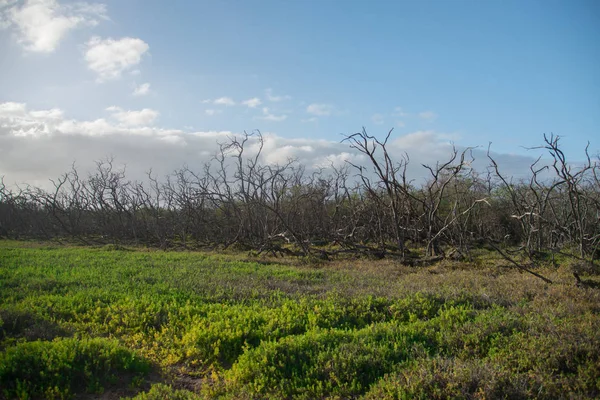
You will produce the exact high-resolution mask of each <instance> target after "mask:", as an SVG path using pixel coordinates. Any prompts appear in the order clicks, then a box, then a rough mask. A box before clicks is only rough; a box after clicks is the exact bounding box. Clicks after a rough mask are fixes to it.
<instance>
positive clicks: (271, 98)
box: [265, 88, 292, 103]
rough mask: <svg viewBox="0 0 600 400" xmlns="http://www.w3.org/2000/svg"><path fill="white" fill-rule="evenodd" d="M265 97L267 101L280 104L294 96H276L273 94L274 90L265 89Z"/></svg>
mask: <svg viewBox="0 0 600 400" xmlns="http://www.w3.org/2000/svg"><path fill="white" fill-rule="evenodd" d="M265 97H266V98H267V100H269V101H272V102H273V103H278V102H280V101H284V100H290V99H291V98H292V96H289V95H287V94H285V95H280V96H275V95H274V94H273V89H271V88H268V89H265Z"/></svg>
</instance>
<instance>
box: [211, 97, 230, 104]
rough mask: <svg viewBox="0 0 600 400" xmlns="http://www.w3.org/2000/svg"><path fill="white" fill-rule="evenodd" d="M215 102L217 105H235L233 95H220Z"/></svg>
mask: <svg viewBox="0 0 600 400" xmlns="http://www.w3.org/2000/svg"><path fill="white" fill-rule="evenodd" d="M213 103H214V104H216V105H219V106H234V105H235V101H233V99H232V98H231V97H219V98H218V99H216V100H215V101H214V102H213Z"/></svg>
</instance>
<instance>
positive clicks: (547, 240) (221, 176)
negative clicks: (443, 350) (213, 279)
mask: <svg viewBox="0 0 600 400" xmlns="http://www.w3.org/2000/svg"><path fill="white" fill-rule="evenodd" d="M390 133H391V131H390ZM389 137H390V134H388V135H387V136H386V137H385V138H383V139H380V138H377V137H374V136H371V135H369V134H368V133H367V132H366V131H365V130H363V131H362V132H358V133H355V134H352V135H347V136H346V137H345V139H344V141H345V142H347V143H348V144H349V145H350V146H351V147H352V148H354V149H356V150H357V151H358V152H360V153H361V154H363V155H364V156H365V158H366V159H367V160H368V162H367V165H357V164H353V163H350V162H347V163H346V165H344V166H341V167H335V166H333V165H332V166H331V167H330V168H327V169H321V170H316V171H308V170H307V169H306V168H305V167H304V166H303V165H301V164H299V163H298V162H297V161H294V160H289V161H288V162H286V163H284V164H281V165H272V164H265V163H262V162H261V152H262V147H263V143H264V141H263V137H262V135H261V134H260V132H253V133H246V134H244V135H243V136H241V137H231V138H229V140H228V141H227V142H226V143H222V144H220V145H219V151H218V152H217V154H216V155H215V157H214V158H213V159H212V160H211V161H210V162H208V163H206V164H205V165H204V166H203V167H202V168H201V169H199V170H194V169H192V168H189V167H187V166H184V167H182V168H180V169H179V170H176V171H174V172H173V173H172V174H170V175H168V176H166V177H165V178H164V179H158V177H157V176H155V175H153V174H152V173H149V174H148V178H147V180H146V181H145V182H139V181H132V180H129V179H128V178H127V176H126V173H125V170H124V169H123V168H117V167H115V165H114V162H113V160H110V159H108V160H103V161H99V162H97V163H96V168H95V170H94V171H93V172H91V173H88V174H86V176H81V175H80V173H79V172H78V171H77V169H76V168H75V167H73V168H72V169H71V170H70V171H69V172H66V173H65V174H63V175H62V176H60V177H59V178H58V179H56V180H53V181H52V183H53V189H52V190H43V189H41V188H39V187H34V186H29V185H25V186H21V187H16V188H15V187H12V188H11V187H8V186H7V185H5V184H4V180H2V181H0V236H2V237H6V238H14V239H21V238H35V239H69V240H75V241H79V242H82V243H85V244H94V243H121V244H139V245H148V246H156V247H160V248H168V247H174V246H182V247H186V248H199V247H213V248H217V247H218V248H227V247H231V246H236V247H239V248H244V249H253V250H255V251H257V252H270V253H273V254H280V253H288V254H299V255H318V256H320V257H325V258H326V257H330V256H332V255H335V254H339V253H350V254H353V253H354V254H368V255H372V256H377V257H386V256H387V257H399V258H402V259H405V260H408V259H410V258H412V259H414V258H415V257H414V254H415V252H414V251H413V250H414V249H415V248H422V249H424V256H422V257H421V258H427V259H439V258H442V257H469V254H470V251H471V249H473V248H477V247H481V246H491V247H492V248H493V249H495V250H497V251H499V252H500V253H501V254H503V256H505V257H506V258H507V259H509V260H514V257H513V255H512V254H513V253H511V252H515V251H517V252H519V253H520V254H522V255H525V256H526V257H529V258H531V259H532V260H533V259H534V258H535V257H536V256H539V255H540V254H544V253H545V254H547V253H552V254H556V253H565V254H569V255H570V256H572V257H575V258H579V259H581V260H587V261H589V262H590V263H592V262H593V260H594V258H595V257H597V256H598V253H599V246H600V158H599V157H598V156H595V158H592V157H590V155H589V154H588V149H587V148H586V150H585V161H584V163H583V164H578V165H571V164H570V163H569V162H567V160H566V157H565V154H564V153H563V151H562V150H561V148H560V146H559V137H558V136H554V135H551V136H544V142H543V145H542V146H540V148H543V149H545V150H546V151H547V152H548V154H549V156H550V158H549V159H550V163H549V164H548V163H546V164H545V165H542V163H541V159H538V160H536V161H535V162H533V163H532V164H531V166H530V172H529V176H528V178H526V179H520V180H518V181H516V180H513V179H512V178H511V177H508V176H505V175H503V173H502V171H501V170H500V168H499V167H498V164H497V162H496V161H495V160H494V158H493V156H492V155H491V154H490V152H489V150H488V153H487V158H488V161H489V167H488V169H487V170H486V171H484V172H483V173H481V172H477V171H475V170H474V169H473V168H472V166H471V164H472V161H473V158H472V152H471V150H472V149H470V148H467V149H464V150H461V151H459V150H457V149H456V148H455V149H453V151H452V153H451V154H450V155H449V157H448V158H447V159H446V160H444V161H442V162H438V163H436V164H435V165H423V168H424V169H425V172H426V173H427V176H428V179H427V180H426V182H425V183H424V184H422V185H415V184H414V182H412V181H411V180H409V178H408V177H407V172H406V171H407V165H408V164H409V162H410V159H409V158H408V156H407V155H402V156H400V157H395V155H394V154H392V153H391V152H390V150H389V146H388V139H389ZM250 144H252V145H253V146H255V145H256V144H257V145H258V151H253V152H252V154H250V152H249V150H248V148H249V146H250Z"/></svg>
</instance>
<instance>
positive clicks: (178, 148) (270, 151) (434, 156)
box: [0, 102, 533, 185]
mask: <svg viewBox="0 0 600 400" xmlns="http://www.w3.org/2000/svg"><path fill="white" fill-rule="evenodd" d="M109 111H110V112H111V113H112V114H113V115H112V117H110V118H107V119H104V118H99V119H92V120H75V119H69V118H67V117H66V116H65V115H64V113H63V111H61V110H59V109H50V110H28V108H27V106H26V105H25V104H23V103H14V102H11V103H0V176H2V175H4V176H5V182H6V183H7V184H9V185H10V184H13V183H15V182H29V183H34V184H36V183H35V182H41V183H43V182H47V180H48V178H56V177H57V176H59V175H60V174H62V173H63V172H65V171H66V170H68V169H69V168H70V166H71V164H72V163H73V162H74V161H76V163H77V166H78V168H79V171H80V173H81V174H85V173H87V171H89V170H90V169H92V168H94V162H93V161H94V160H100V159H104V158H106V157H107V156H111V155H113V156H114V157H115V162H116V163H117V165H120V164H127V178H128V179H131V180H136V179H144V177H145V172H146V171H147V170H148V169H150V168H152V170H153V172H154V173H156V174H158V175H159V176H163V175H164V174H167V173H170V172H172V171H173V170H175V169H177V168H180V167H181V166H183V165H185V164H187V165H190V166H196V167H197V168H199V169H200V168H201V166H202V165H203V164H204V163H205V162H208V161H210V160H211V158H212V156H213V154H215V152H216V151H217V150H218V143H217V142H221V143H223V142H225V141H226V140H227V138H228V137H231V136H236V135H237V134H236V133H235V132H231V131H193V130H179V129H169V128H165V127H158V126H154V125H150V124H151V123H152V122H153V121H154V119H155V118H156V115H157V113H156V112H155V111H152V110H150V112H149V113H148V112H147V111H146V112H145V111H144V110H141V111H133V112H132V111H129V112H128V111H123V110H122V109H121V108H119V107H110V108H109ZM136 113H137V114H136ZM134 116H135V117H134ZM113 118H114V119H113ZM144 122H148V124H144ZM393 135H394V136H393V137H392V138H391V140H390V143H389V146H388V149H389V151H390V155H391V156H392V157H393V158H394V159H399V157H402V156H403V155H404V153H405V152H407V153H408V154H409V155H410V164H409V169H408V173H409V177H410V178H423V177H425V176H427V174H428V173H427V171H426V170H424V169H423V167H421V164H430V165H434V164H435V162H436V161H438V160H445V159H447V157H448V155H449V152H450V151H451V148H452V146H451V145H450V144H449V143H448V139H449V138H450V137H455V136H454V135H450V136H449V135H445V134H440V133H438V132H435V131H419V132H413V133H411V134H408V135H402V136H400V135H397V134H395V133H394V134H393ZM264 140H265V142H264V148H263V154H262V158H261V162H266V163H283V162H286V161H287V160H288V159H297V160H298V162H299V163H301V164H302V165H304V166H306V168H307V169H309V170H311V169H314V168H319V167H327V166H329V165H331V164H332V163H333V164H334V165H335V166H337V167H339V166H341V165H344V164H345V161H351V162H353V163H355V164H361V165H365V166H368V159H367V158H365V157H364V155H362V154H360V153H359V152H357V151H356V150H355V149H352V148H350V147H349V146H348V143H340V142H338V141H330V140H324V139H310V138H299V139H291V138H284V137H281V136H278V135H276V134H272V133H268V132H266V133H265V134H264ZM474 144H477V143H474ZM247 145H248V147H247V152H246V154H248V156H250V157H251V156H252V155H254V154H256V151H257V149H258V147H259V145H258V143H257V142H256V140H255V139H252V140H250V141H249V142H248V143H247ZM49 149H52V150H51V151H49ZM473 153H474V154H475V157H476V159H477V160H479V162H480V164H479V168H480V170H484V169H482V168H485V165H486V156H485V152H484V151H480V150H474V151H473ZM494 158H495V159H497V161H498V163H499V165H500V167H501V168H502V170H503V171H506V172H505V173H506V175H509V176H510V175H511V174H512V175H515V176H519V174H523V173H524V172H523V171H528V170H529V169H528V166H529V165H530V163H531V162H532V160H533V158H531V157H523V156H509V155H506V154H494ZM199 172H200V173H201V171H199Z"/></svg>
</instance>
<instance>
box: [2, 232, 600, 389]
mask: <svg viewBox="0 0 600 400" xmlns="http://www.w3.org/2000/svg"><path fill="white" fill-rule="evenodd" d="M558 261H559V262H562V263H563V264H564V265H563V266H561V267H552V266H550V265H549V266H547V267H541V268H540V272H542V273H543V274H544V275H545V276H548V277H549V278H551V279H552V281H553V282H555V283H554V284H547V283H545V282H543V281H542V280H540V279H537V278H536V277H534V276H532V275H529V274H522V273H519V272H518V271H517V270H514V269H511V268H508V267H506V266H505V264H506V262H504V261H503V260H500V259H497V258H495V256H494V255H493V253H488V252H486V251H483V250H481V251H479V253H478V254H476V255H475V258H474V261H473V262H458V261H450V260H443V261H440V262H439V263H438V264H436V265H433V266H429V267H409V266H404V265H402V264H400V263H398V262H396V261H393V260H380V261H372V260H370V261H369V260H347V261H340V260H338V261H332V262H328V263H324V264H316V265H315V264H310V263H303V262H302V261H301V260H297V259H296V260H291V259H290V260H288V259H279V261H278V263H273V262H271V261H269V260H268V259H256V258H250V257H244V256H242V255H239V254H238V255H235V254H232V255H225V254H211V253H197V252H174V251H170V252H165V251H151V250H145V249H125V248H122V247H119V246H111V247H103V248H89V247H86V248H82V247H67V246H53V245H38V244H31V243H24V242H11V241H3V242H0V351H1V353H0V388H1V391H2V392H1V393H0V398H2V396H4V397H5V398H7V399H12V398H19V399H27V398H57V399H58V398H86V396H88V397H90V398H91V397H93V396H98V393H104V394H105V395H107V396H109V397H108V398H119V397H123V398H130V397H134V398H135V399H146V400H152V399H182V400H183V399H185V400H187V399H212V398H223V399H227V398H229V399H234V398H236V399H237V398H247V399H263V398H275V399H277V398H279V399H313V398H329V399H345V398H364V399H379V398H387V399H409V398H422V399H430V398H440V399H441V398H456V399H460V398H511V399H513V398H540V399H556V398H595V397H596V398H597V397H598V396H600V352H599V351H598V349H599V348H600V317H599V313H600V291H599V290H598V289H597V286H598V285H597V283H596V281H597V278H596V277H585V279H586V281H587V282H588V283H589V284H588V285H587V286H585V287H576V286H575V284H574V283H575V282H574V279H573V277H572V275H570V271H571V270H570V267H569V266H568V265H566V263H567V261H565V260H558ZM111 396H112V397H111Z"/></svg>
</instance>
